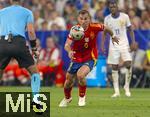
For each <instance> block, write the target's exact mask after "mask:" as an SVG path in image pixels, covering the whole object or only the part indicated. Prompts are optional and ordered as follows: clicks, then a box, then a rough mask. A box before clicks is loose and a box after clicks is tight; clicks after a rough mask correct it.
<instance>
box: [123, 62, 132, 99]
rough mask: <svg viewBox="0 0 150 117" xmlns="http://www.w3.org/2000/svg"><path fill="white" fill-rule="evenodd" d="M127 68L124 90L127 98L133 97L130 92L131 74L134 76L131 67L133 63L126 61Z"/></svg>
mask: <svg viewBox="0 0 150 117" xmlns="http://www.w3.org/2000/svg"><path fill="white" fill-rule="evenodd" d="M125 66H126V77H125V85H124V90H125V95H126V96H127V97H130V96H131V92H130V88H129V87H130V81H131V74H132V67H131V61H126V62H125Z"/></svg>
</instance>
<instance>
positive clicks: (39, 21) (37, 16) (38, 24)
mask: <svg viewBox="0 0 150 117" xmlns="http://www.w3.org/2000/svg"><path fill="white" fill-rule="evenodd" d="M33 13H34V20H35V23H34V24H35V25H34V26H35V29H36V30H41V28H42V23H43V22H44V19H43V18H41V17H40V10H38V9H36V10H35V11H34V12H33Z"/></svg>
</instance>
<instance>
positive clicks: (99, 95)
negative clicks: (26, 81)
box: [0, 87, 150, 117]
mask: <svg viewBox="0 0 150 117" xmlns="http://www.w3.org/2000/svg"><path fill="white" fill-rule="evenodd" d="M9 91H18V92H28V91H31V89H30V88H29V87H0V92H9ZM41 91H43V92H44V91H46V92H50V95H51V97H50V98H51V99H50V105H51V109H50V115H51V116H50V117H150V89H131V92H132V97H130V98H127V97H126V96H125V95H124V91H123V90H121V97H120V98H115V99H112V98H110V96H111V95H112V93H113V90H112V89H108V88H88V89H87V98H86V106H85V107H78V105H77V103H78V89H77V88H74V89H73V91H72V97H73V100H72V102H71V103H70V104H69V106H68V107H66V108H59V107H58V105H59V102H60V101H61V100H62V98H63V88H55V87H50V88H48V87H43V88H42V90H41Z"/></svg>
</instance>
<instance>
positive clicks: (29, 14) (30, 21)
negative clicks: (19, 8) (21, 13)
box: [27, 11, 34, 24]
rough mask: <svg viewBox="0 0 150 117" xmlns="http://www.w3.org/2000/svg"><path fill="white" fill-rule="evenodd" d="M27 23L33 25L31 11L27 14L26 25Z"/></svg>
mask: <svg viewBox="0 0 150 117" xmlns="http://www.w3.org/2000/svg"><path fill="white" fill-rule="evenodd" d="M28 23H34V17H33V13H32V12H31V11H29V12H28V17H27V24H28Z"/></svg>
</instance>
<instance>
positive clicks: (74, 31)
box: [70, 25, 84, 40]
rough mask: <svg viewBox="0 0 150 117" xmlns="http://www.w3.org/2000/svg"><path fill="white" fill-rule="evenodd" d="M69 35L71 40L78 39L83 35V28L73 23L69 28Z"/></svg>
mask: <svg viewBox="0 0 150 117" xmlns="http://www.w3.org/2000/svg"><path fill="white" fill-rule="evenodd" d="M70 36H71V37H72V38H73V40H80V39H82V37H83V36H84V29H83V27H82V26H80V25H75V26H73V27H72V28H71V29H70Z"/></svg>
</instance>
